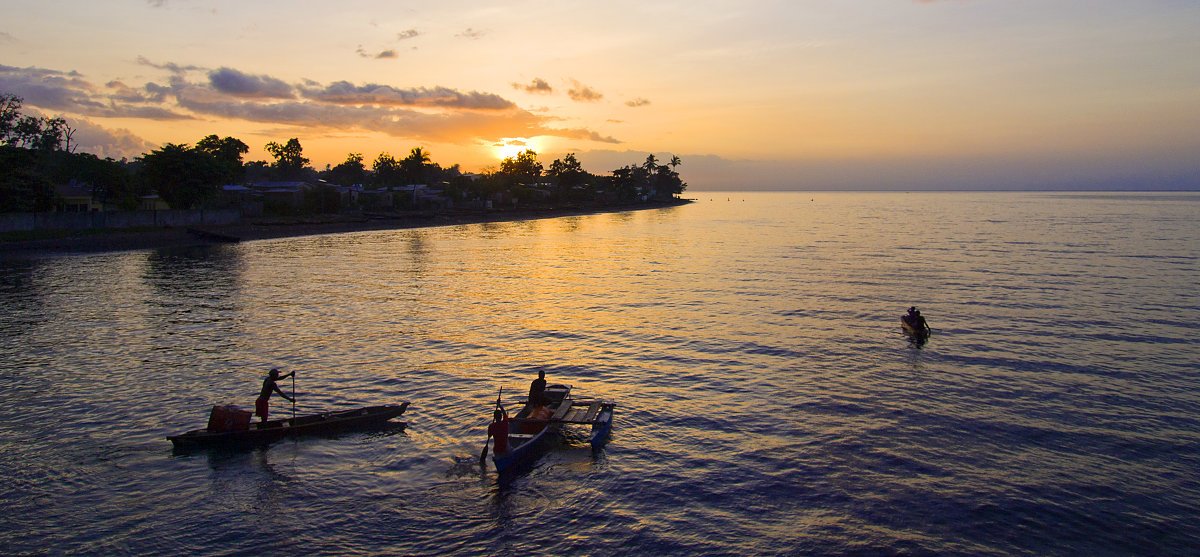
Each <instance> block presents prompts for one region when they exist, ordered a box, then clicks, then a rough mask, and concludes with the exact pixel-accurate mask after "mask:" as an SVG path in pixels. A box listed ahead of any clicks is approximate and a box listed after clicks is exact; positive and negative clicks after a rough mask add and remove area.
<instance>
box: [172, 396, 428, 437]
mask: <svg viewBox="0 0 1200 557" xmlns="http://www.w3.org/2000/svg"><path fill="white" fill-rule="evenodd" d="M407 409H408V403H407V402H404V403H401V404H385V405H382V406H367V407H364V408H355V409H353V410H337V411H329V412H321V413H319V414H310V415H306V416H296V417H295V418H283V419H276V420H268V421H266V422H253V423H240V420H237V419H234V420H232V423H230V422H228V421H227V422H225V423H224V424H223V425H218V426H216V427H214V422H216V421H217V420H214V419H212V418H210V420H209V427H207V428H204V429H193V430H191V431H188V432H185V433H180V434H178V435H169V436H167V439H168V440H170V441H171V443H172V444H173V445H174V447H175V448H176V449H191V448H204V447H219V446H239V445H256V444H265V443H270V442H273V441H278V440H280V439H284V438H288V437H299V436H303V435H330V434H335V433H342V432H346V431H356V430H365V429H371V428H377V427H383V426H385V425H387V424H388V423H389V420H391V419H392V418H395V417H398V416H400V415H401V414H403V413H404V411H405V410H407ZM247 414H248V413H247ZM215 416H216V409H214V417H215Z"/></svg>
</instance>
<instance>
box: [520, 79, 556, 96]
mask: <svg viewBox="0 0 1200 557" xmlns="http://www.w3.org/2000/svg"><path fill="white" fill-rule="evenodd" d="M512 86H513V89H517V90H519V91H525V92H526V93H541V94H550V93H553V92H554V88H553V87H551V86H550V84H549V83H547V82H546V80H544V79H542V78H540V77H535V78H533V81H531V82H529V84H528V85H522V84H520V83H513V84H512Z"/></svg>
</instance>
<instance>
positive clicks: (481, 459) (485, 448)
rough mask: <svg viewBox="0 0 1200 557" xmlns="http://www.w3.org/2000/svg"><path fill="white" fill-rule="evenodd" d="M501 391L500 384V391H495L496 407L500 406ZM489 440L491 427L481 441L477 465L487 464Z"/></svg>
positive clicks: (502, 391) (502, 388)
mask: <svg viewBox="0 0 1200 557" xmlns="http://www.w3.org/2000/svg"><path fill="white" fill-rule="evenodd" d="M502 393H504V386H503V385H501V386H500V392H499V393H496V407H497V408H499V407H500V395H501V394H502ZM491 440H492V428H490V427H489V428H488V435H487V439H485V440H484V441H483V451H482V452H480V453H479V465H480V466H487V451H488V441H491Z"/></svg>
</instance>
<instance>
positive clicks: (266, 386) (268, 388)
mask: <svg viewBox="0 0 1200 557" xmlns="http://www.w3.org/2000/svg"><path fill="white" fill-rule="evenodd" d="M295 373H296V372H294V371H293V372H290V373H288V374H287V375H282V376H281V375H279V370H278V369H272V370H271V372H270V373H268V374H267V378H266V379H263V386H262V391H261V392H259V393H258V400H256V401H254V413H255V414H257V415H258V417H259V418H260V419H261V420H262V421H264V422H265V421H267V410H268V406H269V404H268V401H269V400H271V393H279V396H281V397H283V398H286V399H288V400H289V401H291V402H296V399H294V398H292V397H290V396H287V393H284V392H283V391H281V390H279V385H277V384H276V381H279V380H280V379H287V378H288V377H291V376H292V375H295Z"/></svg>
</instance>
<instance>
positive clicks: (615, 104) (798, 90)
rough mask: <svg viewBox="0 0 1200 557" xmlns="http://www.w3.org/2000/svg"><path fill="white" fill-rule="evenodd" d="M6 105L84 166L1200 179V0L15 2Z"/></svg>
mask: <svg viewBox="0 0 1200 557" xmlns="http://www.w3.org/2000/svg"><path fill="white" fill-rule="evenodd" d="M0 10H2V13H3V14H4V15H3V18H0V92H4V93H11V94H16V95H18V96H20V97H22V98H23V99H24V108H25V111H26V112H34V111H36V112H40V113H41V114H44V115H47V116H57V115H62V116H64V117H66V118H67V120H68V122H69V123H70V124H71V126H72V127H74V128H77V129H78V131H77V133H76V135H75V140H76V143H77V144H78V150H79V151H86V152H91V153H95V154H97V155H100V156H109V157H114V158H121V157H130V158H133V157H136V156H138V155H140V154H143V153H146V152H148V151H150V150H152V149H156V148H158V147H160V146H162V145H163V144H164V143H167V142H171V143H187V144H194V143H195V142H196V141H197V140H199V139H201V138H202V137H204V136H206V135H209V134H217V135H220V136H222V137H224V136H233V137H236V138H238V139H241V140H242V141H243V142H245V143H246V144H247V145H249V146H250V149H251V150H250V153H249V154H248V155H247V160H270V156H269V155H267V154H266V153H265V151H264V150H263V146H264V145H265V144H266V143H267V142H269V141H279V142H281V143H282V142H284V141H286V140H287V139H288V138H292V137H295V138H298V139H299V140H300V142H301V144H302V145H303V147H304V153H305V155H306V156H308V157H309V158H310V159H311V160H312V164H313V166H314V167H315V168H318V169H324V168H325V166H326V165H327V164H333V165H336V164H338V163H340V162H342V161H344V160H345V159H346V156H347V154H348V153H361V154H362V155H363V156H364V158H366V160H367V163H368V166H369V163H370V162H371V161H373V160H374V159H375V157H376V156H378V155H379V154H380V153H381V152H388V153H390V154H392V155H394V156H396V157H398V158H400V157H403V156H404V155H406V154H407V153H408V151H409V150H410V149H411V148H413V147H417V146H420V147H423V148H425V149H426V150H427V151H428V152H430V154H431V155H432V158H433V160H434V161H435V162H437V163H439V164H441V165H442V166H450V165H452V164H461V167H462V169H463V170H464V171H480V170H483V169H486V168H487V167H495V166H497V165H498V163H499V161H500V159H501V158H502V157H503V156H504V155H507V154H512V153H514V152H515V151H518V150H522V149H525V148H531V149H533V150H535V151H537V153H538V158H539V160H541V161H542V162H543V164H545V165H547V166H549V163H550V162H551V161H552V160H553V159H554V158H558V157H560V156H562V155H563V154H565V153H568V152H574V153H576V154H577V156H578V157H579V159H580V160H581V161H582V162H583V163H584V166H585V168H587V169H588V170H589V171H592V172H594V173H604V174H607V173H608V172H609V171H611V170H613V169H615V168H618V167H621V166H625V165H627V164H634V163H640V162H642V160H644V159H645V157H646V154H648V153H655V154H657V155H660V156H661V155H666V154H674V155H678V156H679V157H680V158H681V159H682V161H683V165H682V166H681V167H679V171H680V173H681V174H682V176H683V179H684V180H685V181H686V182H688V183H689V185H690V187H689V191H703V190H720V189H868V190H873V189H977V188H999V189H1014V188H1020V189H1024V188H1038V189H1042V188H1046V189H1051V188H1053V189H1060V188H1069V189H1080V188H1089V189H1090V188H1096V189H1114V188H1120V189H1200V2H1197V1H1196V0H1177V1H1159V0H1138V1H1129V0H1086V1H1084V0H1079V1H1058V0H779V1H766V0H739V1H722V2H716V1H704V0H688V1H655V0H637V1H629V0H605V1H603V2H594V1H593V2H580V1H571V0H557V1H549V0H544V1H536V0H527V1H507V2H505V1H491V2H484V1H455V0H443V1H439V2H427V3H426V2H405V1H395V0H390V1H354V0H346V1H342V2H284V1H274V0H240V1H224V0H219V1H218V0H150V1H147V0H121V1H95V0H87V1H61V0H32V1H28V0H7V1H5V2H4V4H3V6H2V8H0Z"/></svg>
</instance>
